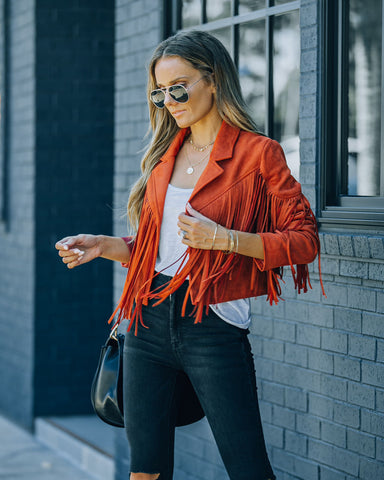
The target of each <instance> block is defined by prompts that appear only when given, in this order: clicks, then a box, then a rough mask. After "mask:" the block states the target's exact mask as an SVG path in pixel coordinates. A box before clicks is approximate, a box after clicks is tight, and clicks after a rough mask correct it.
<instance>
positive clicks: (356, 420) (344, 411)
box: [334, 402, 360, 428]
mask: <svg viewBox="0 0 384 480" xmlns="http://www.w3.org/2000/svg"><path fill="white" fill-rule="evenodd" d="M334 420H335V422H338V423H341V424H342V425H348V426H350V427H354V428H358V427H359V426H360V410H359V408H358V407H354V406H352V405H348V404H346V403H341V402H337V403H335V408H334Z"/></svg>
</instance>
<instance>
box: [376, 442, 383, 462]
mask: <svg viewBox="0 0 384 480" xmlns="http://www.w3.org/2000/svg"><path fill="white" fill-rule="evenodd" d="M376 458H377V460H379V461H381V462H384V439H381V438H376Z"/></svg>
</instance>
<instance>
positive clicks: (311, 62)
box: [301, 49, 318, 73]
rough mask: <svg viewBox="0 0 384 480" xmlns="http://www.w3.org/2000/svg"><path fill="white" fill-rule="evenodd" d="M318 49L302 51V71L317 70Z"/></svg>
mask: <svg viewBox="0 0 384 480" xmlns="http://www.w3.org/2000/svg"><path fill="white" fill-rule="evenodd" d="M317 60H318V59H317V49H313V50H304V51H302V52H301V72H302V73H303V72H313V71H316V70H317V63H318V61H317Z"/></svg>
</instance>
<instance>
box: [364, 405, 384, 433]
mask: <svg viewBox="0 0 384 480" xmlns="http://www.w3.org/2000/svg"><path fill="white" fill-rule="evenodd" d="M361 430H362V431H363V432H367V433H371V434H372V435H378V436H380V437H384V415H383V414H382V413H376V412H371V411H369V410H361Z"/></svg>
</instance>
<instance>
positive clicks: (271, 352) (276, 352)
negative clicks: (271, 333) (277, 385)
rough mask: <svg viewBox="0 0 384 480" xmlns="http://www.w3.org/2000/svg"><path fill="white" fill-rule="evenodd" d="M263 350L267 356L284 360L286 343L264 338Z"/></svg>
mask: <svg viewBox="0 0 384 480" xmlns="http://www.w3.org/2000/svg"><path fill="white" fill-rule="evenodd" d="M263 352H264V357H265V358H270V359H272V360H278V361H282V360H283V359H284V343H283V342H281V341H276V340H271V339H268V338H265V339H264V340H263Z"/></svg>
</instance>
